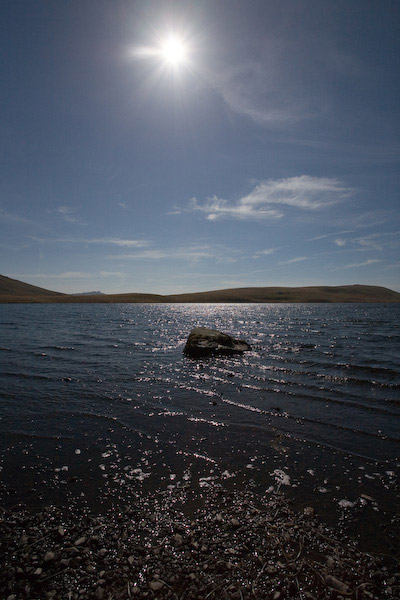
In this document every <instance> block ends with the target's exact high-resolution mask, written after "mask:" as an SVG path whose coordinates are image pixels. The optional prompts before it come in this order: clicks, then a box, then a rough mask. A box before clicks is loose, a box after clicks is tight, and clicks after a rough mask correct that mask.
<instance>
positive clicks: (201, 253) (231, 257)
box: [107, 245, 238, 263]
mask: <svg viewBox="0 0 400 600" xmlns="http://www.w3.org/2000/svg"><path fill="white" fill-rule="evenodd" d="M235 254H238V252H237V251H236V252H235V251H232V250H230V249H229V248H225V247H223V246H216V247H212V246H206V245H205V246H200V245H198V246H196V245H193V246H185V247H180V248H167V249H149V250H140V251H138V252H130V253H127V254H110V255H109V256H107V258H108V259H111V260H125V259H128V260H164V259H170V260H171V259H172V260H173V259H176V260H186V261H190V262H199V261H200V260H206V259H213V260H216V261H217V262H222V263H231V262H236V257H235Z"/></svg>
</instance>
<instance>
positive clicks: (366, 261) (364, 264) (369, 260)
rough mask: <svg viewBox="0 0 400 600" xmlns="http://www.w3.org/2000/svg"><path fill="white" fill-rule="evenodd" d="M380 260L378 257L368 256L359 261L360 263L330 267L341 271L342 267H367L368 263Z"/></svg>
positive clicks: (371, 263)
mask: <svg viewBox="0 0 400 600" xmlns="http://www.w3.org/2000/svg"><path fill="white" fill-rule="evenodd" d="M380 262H382V261H380V260H379V259H378V258H369V259H368V260H365V261H364V262H360V263H353V264H351V265H345V266H343V267H334V268H333V269H332V271H341V270H342V269H355V268H358V267H368V266H369V265H373V264H375V263H380Z"/></svg>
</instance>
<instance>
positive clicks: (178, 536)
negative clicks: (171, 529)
mask: <svg viewBox="0 0 400 600" xmlns="http://www.w3.org/2000/svg"><path fill="white" fill-rule="evenodd" d="M174 542H175V545H176V546H182V544H183V537H182V536H181V534H180V533H176V534H175V535H174Z"/></svg>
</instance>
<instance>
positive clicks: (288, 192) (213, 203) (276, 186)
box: [187, 175, 353, 221]
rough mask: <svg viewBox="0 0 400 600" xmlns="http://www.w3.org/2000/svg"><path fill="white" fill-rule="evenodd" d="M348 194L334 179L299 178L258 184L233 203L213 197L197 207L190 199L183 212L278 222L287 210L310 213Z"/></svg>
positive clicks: (209, 216)
mask: <svg viewBox="0 0 400 600" xmlns="http://www.w3.org/2000/svg"><path fill="white" fill-rule="evenodd" d="M352 194H353V190H352V189H351V188H349V187H347V186H345V185H344V184H343V183H342V182H340V181H339V180H338V179H334V178H328V177H311V176H309V175H300V176H299V177H288V178H286V179H268V180H266V181H262V182H260V183H259V184H257V185H256V186H255V187H254V189H253V190H252V191H251V192H250V193H249V194H247V195H246V196H243V197H242V198H240V200H239V201H238V202H236V203H233V202H228V201H227V200H224V199H221V198H218V197H217V196H214V197H212V198H208V199H207V201H206V202H204V203H203V204H201V203H199V202H198V200H197V199H196V198H193V199H192V200H191V202H190V203H189V206H188V209H187V210H190V211H197V212H202V213H205V214H206V218H207V219H208V220H210V221H216V220H219V219H224V218H231V219H238V220H262V219H280V218H281V217H283V216H284V214H285V212H284V211H285V209H287V207H290V208H296V209H300V210H311V211H313V210H318V209H322V208H324V207H327V206H330V205H332V204H335V203H337V202H340V201H341V200H343V199H345V198H348V197H349V196H351V195H352ZM276 205H278V206H279V208H276Z"/></svg>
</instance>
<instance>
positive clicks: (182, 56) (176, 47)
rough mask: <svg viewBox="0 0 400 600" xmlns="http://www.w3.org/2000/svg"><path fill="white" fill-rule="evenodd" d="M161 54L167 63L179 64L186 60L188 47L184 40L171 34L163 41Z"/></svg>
mask: <svg viewBox="0 0 400 600" xmlns="http://www.w3.org/2000/svg"><path fill="white" fill-rule="evenodd" d="M161 55H162V57H163V58H164V60H165V62H166V63H168V64H170V65H172V66H178V65H180V64H182V63H184V62H185V60H186V57H187V48H186V46H185V44H184V43H183V42H182V40H180V39H179V38H176V37H172V36H171V37H169V38H167V39H166V40H165V41H164V42H163V43H162V45H161Z"/></svg>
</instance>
